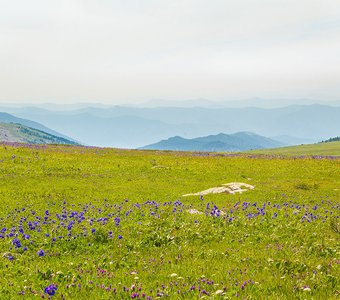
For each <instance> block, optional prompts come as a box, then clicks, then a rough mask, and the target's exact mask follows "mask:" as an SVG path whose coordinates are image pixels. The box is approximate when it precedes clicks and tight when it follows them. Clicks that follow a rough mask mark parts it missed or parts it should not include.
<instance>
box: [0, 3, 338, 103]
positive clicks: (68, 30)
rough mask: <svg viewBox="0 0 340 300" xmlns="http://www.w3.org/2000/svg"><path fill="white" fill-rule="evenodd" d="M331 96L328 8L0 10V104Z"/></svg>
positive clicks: (1, 6)
mask: <svg viewBox="0 0 340 300" xmlns="http://www.w3.org/2000/svg"><path fill="white" fill-rule="evenodd" d="M339 96H340V1H339V0H139V1H137V0H29V1H28V0H0V102H1V103H4V102H26V103H29V102H37V103H38V102H57V103H72V102H101V103H112V104H116V103H129V102H134V101H145V100H149V99H153V98H163V99H174V100H179V99H193V98H207V99H210V100H227V99H229V100H232V99H242V98H249V97H265V98H311V99H318V100H338V99H340V97H339Z"/></svg>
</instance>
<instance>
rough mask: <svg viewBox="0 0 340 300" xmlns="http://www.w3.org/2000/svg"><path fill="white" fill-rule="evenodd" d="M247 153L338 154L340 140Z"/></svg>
mask: <svg viewBox="0 0 340 300" xmlns="http://www.w3.org/2000/svg"><path fill="white" fill-rule="evenodd" d="M249 153H256V154H274V155H290V156H293V155H335V156H340V142H328V143H318V144H307V145H300V146H290V147H282V148H275V149H263V150H252V151H249Z"/></svg>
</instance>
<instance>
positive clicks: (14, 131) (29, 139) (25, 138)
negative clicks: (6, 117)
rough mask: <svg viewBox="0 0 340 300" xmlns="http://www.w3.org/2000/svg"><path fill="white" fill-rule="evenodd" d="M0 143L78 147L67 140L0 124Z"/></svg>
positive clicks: (20, 126)
mask: <svg viewBox="0 0 340 300" xmlns="http://www.w3.org/2000/svg"><path fill="white" fill-rule="evenodd" d="M0 142H11V143H13V142H15V143H28V144H67V145H78V144H77V143H75V142H73V141H70V140H68V139H65V138H62V137H59V136H55V135H52V134H49V133H46V132H44V131H41V130H38V129H35V128H31V127H27V126H25V125H21V124H16V123H0Z"/></svg>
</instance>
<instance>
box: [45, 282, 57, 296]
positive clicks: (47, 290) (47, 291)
mask: <svg viewBox="0 0 340 300" xmlns="http://www.w3.org/2000/svg"><path fill="white" fill-rule="evenodd" d="M56 290H57V287H56V286H55V285H54V284H50V285H49V286H47V287H46V288H45V290H44V292H45V294H48V295H50V296H53V295H54V294H55V292H56Z"/></svg>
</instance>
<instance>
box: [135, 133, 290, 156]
mask: <svg viewBox="0 0 340 300" xmlns="http://www.w3.org/2000/svg"><path fill="white" fill-rule="evenodd" d="M283 145H284V144H282V143H280V142H278V141H274V140H272V139H269V138H266V137H264V136H260V135H257V134H254V133H251V132H238V133H234V134H223V133H220V134H217V135H209V136H205V137H199V138H194V139H185V138H182V137H180V136H175V137H172V138H169V139H167V140H162V141H160V142H158V143H155V144H151V145H147V146H144V147H141V148H140V149H150V150H176V151H209V152H224V151H228V152H229V151H232V152H233V151H245V150H252V149H265V148H276V147H282V146H283Z"/></svg>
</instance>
